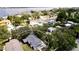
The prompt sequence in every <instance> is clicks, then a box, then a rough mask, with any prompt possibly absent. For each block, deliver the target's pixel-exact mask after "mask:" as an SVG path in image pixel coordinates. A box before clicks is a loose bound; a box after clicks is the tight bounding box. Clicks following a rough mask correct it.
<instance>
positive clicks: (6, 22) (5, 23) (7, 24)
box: [0, 20, 14, 31]
mask: <svg viewBox="0 0 79 59" xmlns="http://www.w3.org/2000/svg"><path fill="white" fill-rule="evenodd" d="M0 26H7V28H8V30H9V31H11V30H12V29H14V26H13V25H12V24H11V22H10V20H2V21H0Z"/></svg>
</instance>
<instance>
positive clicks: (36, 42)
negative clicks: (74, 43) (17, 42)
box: [23, 34, 45, 48]
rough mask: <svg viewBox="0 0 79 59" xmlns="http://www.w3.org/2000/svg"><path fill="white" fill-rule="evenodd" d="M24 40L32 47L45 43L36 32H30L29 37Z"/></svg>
mask: <svg viewBox="0 0 79 59" xmlns="http://www.w3.org/2000/svg"><path fill="white" fill-rule="evenodd" d="M23 42H24V43H26V42H28V43H29V44H30V45H31V46H32V47H35V48H36V47H39V46H40V47H42V46H43V45H45V44H44V43H43V42H42V41H41V40H40V39H39V38H38V37H36V36H35V35H34V34H30V35H29V36H28V37H26V38H25V39H23Z"/></svg>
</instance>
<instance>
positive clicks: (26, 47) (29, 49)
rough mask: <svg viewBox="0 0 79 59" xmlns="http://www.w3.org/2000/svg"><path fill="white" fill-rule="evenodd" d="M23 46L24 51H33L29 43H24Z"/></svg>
mask: <svg viewBox="0 0 79 59" xmlns="http://www.w3.org/2000/svg"><path fill="white" fill-rule="evenodd" d="M22 48H23V50H24V51H33V50H32V48H31V47H29V46H28V45H27V44H22Z"/></svg>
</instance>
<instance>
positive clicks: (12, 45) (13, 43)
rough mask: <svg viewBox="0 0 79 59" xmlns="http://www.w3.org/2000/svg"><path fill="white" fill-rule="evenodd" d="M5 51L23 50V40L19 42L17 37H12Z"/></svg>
mask: <svg viewBox="0 0 79 59" xmlns="http://www.w3.org/2000/svg"><path fill="white" fill-rule="evenodd" d="M4 50H5V51H23V49H22V47H21V42H19V41H18V40H17V39H12V40H10V41H9V42H7V43H6V44H5V47H4Z"/></svg>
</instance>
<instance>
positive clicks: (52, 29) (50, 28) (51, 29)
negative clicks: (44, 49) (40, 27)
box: [48, 27, 56, 32]
mask: <svg viewBox="0 0 79 59" xmlns="http://www.w3.org/2000/svg"><path fill="white" fill-rule="evenodd" d="M48 30H49V31H50V32H52V31H55V30H56V28H53V27H49V28H48Z"/></svg>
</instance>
